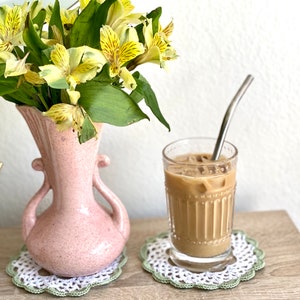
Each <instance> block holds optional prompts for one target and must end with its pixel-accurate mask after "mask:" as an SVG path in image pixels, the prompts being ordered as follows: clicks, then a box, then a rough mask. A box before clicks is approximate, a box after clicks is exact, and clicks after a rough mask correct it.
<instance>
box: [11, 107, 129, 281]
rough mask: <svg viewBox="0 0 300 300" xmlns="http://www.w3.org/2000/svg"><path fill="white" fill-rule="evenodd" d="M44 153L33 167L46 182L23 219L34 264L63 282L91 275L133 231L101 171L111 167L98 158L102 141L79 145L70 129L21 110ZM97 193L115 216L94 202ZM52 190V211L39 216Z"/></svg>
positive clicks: (109, 260) (31, 110)
mask: <svg viewBox="0 0 300 300" xmlns="http://www.w3.org/2000/svg"><path fill="white" fill-rule="evenodd" d="M17 108H18V110H19V111H20V113H21V114H22V115H23V117H24V119H25V121H26V122H27V124H28V126H29V129H30V131H31V133H32V135H33V137H34V139H35V142H36V144H37V146H38V148H39V151H40V153H41V158H37V159H35V160H34V161H33V162H32V166H33V168H34V169H35V170H38V171H43V172H44V182H43V184H42V186H41V188H40V189H39V191H38V192H37V193H36V194H35V195H34V196H33V197H32V199H31V200H30V201H29V203H28V205H27V206H26V208H25V210H24V214H23V239H24V241H25V244H26V246H27V248H28V251H29V253H30V254H31V256H32V258H33V259H34V260H35V262H36V263H38V264H39V265H40V266H41V267H43V268H44V269H46V270H47V271H49V272H51V273H53V274H55V275H58V276H65V277H74V276H84V275H89V274H93V273H95V272H98V271H100V270H101V269H103V268H105V267H106V266H108V265H109V264H111V263H112V262H113V261H114V260H115V259H116V258H117V257H118V256H119V255H120V253H121V252H122V250H123V248H124V246H125V244H126V242H127V240H128V237H129V231H130V225H129V218H128V214H127V212H126V209H125V207H124V206H123V204H122V203H121V201H120V199H118V197H117V196H116V195H115V194H114V193H113V192H112V191H111V190H109V189H108V187H107V186H106V185H105V184H104V183H103V182H102V180H101V179H100V176H99V172H98V168H100V167H104V166H106V165H108V164H109V159H108V157H107V156H105V155H98V148H99V139H100V133H101V129H102V124H97V125H96V126H97V129H98V133H99V134H98V139H95V138H94V139H92V140H89V141H88V142H86V143H83V144H79V142H78V138H77V134H76V133H75V132H73V131H72V130H71V129H70V130H66V131H62V132H60V131H58V130H57V128H56V125H55V124H54V122H53V121H52V120H50V119H49V118H47V117H44V116H43V115H42V114H41V112H40V111H38V110H37V109H35V108H31V107H28V106H17ZM94 188H95V189H96V190H97V191H98V192H99V193H100V194H101V195H102V197H103V198H104V199H105V200H106V201H107V202H108V203H109V205H110V207H111V211H109V210H108V209H106V208H104V207H103V206H102V205H100V204H99V203H98V202H97V201H96V200H95V198H94V193H93V189H94ZM50 189H52V191H53V200H52V203H51V205H50V206H49V208H47V209H46V210H45V211H44V212H43V213H42V214H40V215H39V216H37V214H36V209H37V206H38V204H39V203H40V201H41V200H42V199H43V198H44V197H45V195H46V194H47V193H48V192H49V190H50Z"/></svg>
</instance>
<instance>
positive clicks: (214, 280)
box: [140, 231, 265, 290]
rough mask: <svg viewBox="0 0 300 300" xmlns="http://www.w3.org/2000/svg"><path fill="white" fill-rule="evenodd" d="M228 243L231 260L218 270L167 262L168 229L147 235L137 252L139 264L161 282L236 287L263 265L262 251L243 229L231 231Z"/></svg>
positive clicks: (207, 287) (195, 286)
mask: <svg viewBox="0 0 300 300" xmlns="http://www.w3.org/2000/svg"><path fill="white" fill-rule="evenodd" d="M231 245H232V249H233V255H234V257H235V258H236V259H235V262H233V263H232V264H229V265H227V266H226V268H225V269H224V270H223V271H220V272H202V273H194V272H191V271H188V270H186V269H184V268H181V267H177V266H174V265H173V264H171V263H170V262H169V256H168V254H167V252H168V249H169V248H170V247H171V245H170V242H169V236H168V233H161V234H159V235H158V236H156V237H151V238H149V239H147V240H146V242H145V244H144V245H143V246H142V248H141V251H140V255H141V259H142V261H143V268H144V269H145V270H146V271H148V272H150V273H152V276H153V278H154V279H155V280H157V281H159V282H161V283H169V284H171V285H173V286H175V287H177V288H199V289H205V290H215V289H218V288H220V289H228V288H233V287H236V286H237V285H238V284H239V283H240V282H241V281H247V280H250V279H251V278H253V277H254V276H255V273H256V271H258V270H260V269H262V268H263V267H264V265H265V262H264V252H263V251H262V250H261V249H259V248H258V243H257V242H256V241H255V240H254V239H251V238H249V237H247V235H246V234H245V233H244V232H243V231H234V232H233V233H232V236H231Z"/></svg>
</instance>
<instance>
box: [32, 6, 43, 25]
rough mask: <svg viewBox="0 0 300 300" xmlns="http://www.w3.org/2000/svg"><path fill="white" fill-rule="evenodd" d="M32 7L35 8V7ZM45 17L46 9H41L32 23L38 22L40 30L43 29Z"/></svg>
mask: <svg viewBox="0 0 300 300" xmlns="http://www.w3.org/2000/svg"><path fill="white" fill-rule="evenodd" d="M37 3H38V1H36V2H35V6H36V5H37ZM35 6H34V7H32V8H33V9H34V8H35ZM45 18H46V10H45V9H41V10H40V11H39V12H38V14H37V15H36V16H35V17H34V18H33V19H32V23H33V24H36V25H37V26H38V28H39V30H42V27H43V25H44V22H45Z"/></svg>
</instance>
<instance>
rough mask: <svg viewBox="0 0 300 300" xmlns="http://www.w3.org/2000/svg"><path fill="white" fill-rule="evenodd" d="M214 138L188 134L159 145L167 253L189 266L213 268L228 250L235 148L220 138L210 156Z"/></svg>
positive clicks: (226, 258) (201, 269) (218, 266)
mask: <svg viewBox="0 0 300 300" xmlns="http://www.w3.org/2000/svg"><path fill="white" fill-rule="evenodd" d="M214 143H215V141H214V140H212V139H202V138H194V139H186V140H180V141H177V142H175V143H172V144H170V145H169V146H167V147H166V148H165V149H164V171H165V188H166V198H167V205H168V211H169V221H170V239H171V244H172V249H171V250H170V257H171V259H172V260H173V261H174V262H175V263H176V264H178V265H181V266H184V267H186V268H189V269H191V270H193V271H203V270H208V269H209V270H218V268H220V267H223V266H224V264H225V263H226V261H228V259H229V257H230V254H231V232H232V221H233V211H234V194H235V186H236V180H235V178H236V160H237V150H236V148H235V147H234V146H233V145H231V144H229V143H225V145H224V147H223V152H222V156H221V157H220V159H219V160H218V161H212V160H211V159H210V157H211V153H212V152H213V147H214Z"/></svg>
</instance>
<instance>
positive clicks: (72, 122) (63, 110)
mask: <svg viewBox="0 0 300 300" xmlns="http://www.w3.org/2000/svg"><path fill="white" fill-rule="evenodd" d="M43 114H44V115H45V116H47V117H49V118H51V119H52V120H53V121H54V122H55V123H56V124H57V129H58V130H60V131H63V130H66V129H69V128H73V129H74V130H75V131H77V132H79V133H80V131H81V129H82V125H83V122H84V117H85V111H84V109H83V108H82V107H81V106H79V105H72V104H67V103H58V104H54V105H52V106H51V107H50V109H49V110H48V111H46V112H44V113H43Z"/></svg>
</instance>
